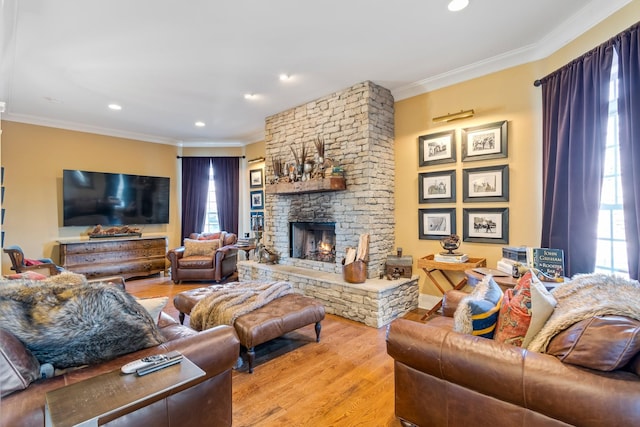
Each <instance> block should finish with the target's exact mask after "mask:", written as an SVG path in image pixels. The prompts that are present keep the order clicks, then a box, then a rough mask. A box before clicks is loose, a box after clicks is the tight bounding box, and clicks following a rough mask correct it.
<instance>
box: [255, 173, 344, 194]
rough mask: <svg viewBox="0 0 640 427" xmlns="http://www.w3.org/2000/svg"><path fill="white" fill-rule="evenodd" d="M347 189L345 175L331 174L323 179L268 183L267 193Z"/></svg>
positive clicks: (299, 192)
mask: <svg viewBox="0 0 640 427" xmlns="http://www.w3.org/2000/svg"><path fill="white" fill-rule="evenodd" d="M346 189H347V183H346V182H345V179H344V178H343V177H336V176H330V177H327V178H323V179H310V180H308V181H298V182H279V183H277V184H267V185H266V186H265V191H266V193H267V194H301V193H320V192H323V191H342V190H346Z"/></svg>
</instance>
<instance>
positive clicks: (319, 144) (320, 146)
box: [313, 137, 324, 158]
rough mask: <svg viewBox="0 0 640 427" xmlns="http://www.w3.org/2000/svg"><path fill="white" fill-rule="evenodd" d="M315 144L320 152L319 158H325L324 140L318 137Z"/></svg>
mask: <svg viewBox="0 0 640 427" xmlns="http://www.w3.org/2000/svg"><path fill="white" fill-rule="evenodd" d="M313 143H314V144H315V146H316V151H317V152H318V157H320V158H324V139H322V138H320V137H317V138H316V140H315V141H313Z"/></svg>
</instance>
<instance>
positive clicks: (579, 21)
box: [391, 0, 633, 101]
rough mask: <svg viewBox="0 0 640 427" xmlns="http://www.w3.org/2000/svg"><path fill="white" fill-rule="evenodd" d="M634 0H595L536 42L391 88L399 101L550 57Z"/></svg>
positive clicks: (394, 96)
mask: <svg viewBox="0 0 640 427" xmlns="http://www.w3.org/2000/svg"><path fill="white" fill-rule="evenodd" d="M631 1H633V0H610V1H608V2H606V4H605V5H603V4H602V3H603V2H601V1H597V0H592V1H591V2H589V3H587V4H586V5H585V6H584V7H582V8H581V9H580V10H578V11H577V12H576V13H575V14H574V15H572V16H571V17H570V18H569V19H567V20H566V21H565V22H563V23H562V24H561V25H559V26H558V27H557V28H556V29H555V30H553V31H552V32H550V33H549V34H547V35H546V36H545V37H544V38H542V39H541V40H540V41H538V42H537V43H535V44H532V45H529V46H525V47H523V48H520V49H516V50H512V51H510V52H506V53H504V54H501V55H497V56H494V57H492V58H488V59H486V60H483V61H479V62H475V63H473V64H469V65H466V66H464V67H460V68H456V69H455V70H451V71H449V72H446V73H442V74H439V75H436V76H432V77H427V78H425V79H422V80H419V81H417V82H413V83H410V84H408V85H405V86H401V87H399V88H396V89H394V90H392V91H391V92H392V94H393V98H394V99H395V100H396V101H399V100H402V99H406V98H410V97H412V96H416V95H421V94H423V93H426V92H430V91H434V90H437V89H440V88H443V87H447V86H451V85H454V84H457V83H461V82H464V81H467V80H471V79H474V78H477V77H482V76H484V75H487V74H491V73H494V72H497V71H500V70H505V69H507V68H511V67H515V66H517V65H522V64H526V63H528V62H532V61H537V60H539V59H542V58H546V57H547V56H549V55H551V54H553V53H554V52H556V51H558V50H559V49H560V48H562V47H564V46H566V45H567V44H569V43H570V42H571V41H573V40H575V39H576V38H577V37H579V36H580V35H582V34H584V33H586V32H587V31H588V30H590V29H591V28H593V27H594V26H596V25H597V24H598V23H600V22H602V21H603V20H604V19H606V18H608V17H609V16H611V15H612V14H613V13H615V12H617V11H618V10H620V9H621V8H622V7H624V6H626V5H627V4H629V3H631Z"/></svg>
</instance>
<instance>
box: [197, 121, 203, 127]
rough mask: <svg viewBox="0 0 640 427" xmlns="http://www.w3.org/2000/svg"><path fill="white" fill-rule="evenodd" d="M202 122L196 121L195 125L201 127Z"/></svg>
mask: <svg viewBox="0 0 640 427" xmlns="http://www.w3.org/2000/svg"><path fill="white" fill-rule="evenodd" d="M204 124H205V123H204V122H196V126H198V127H199V128H203V127H204Z"/></svg>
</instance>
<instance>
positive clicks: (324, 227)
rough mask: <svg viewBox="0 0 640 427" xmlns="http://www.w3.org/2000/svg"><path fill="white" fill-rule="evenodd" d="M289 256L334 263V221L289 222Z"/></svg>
mask: <svg viewBox="0 0 640 427" xmlns="http://www.w3.org/2000/svg"><path fill="white" fill-rule="evenodd" d="M289 248H290V256H291V258H299V259H308V260H311V261H321V262H329V263H334V262H335V261H336V223H335V222H290V223H289Z"/></svg>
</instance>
